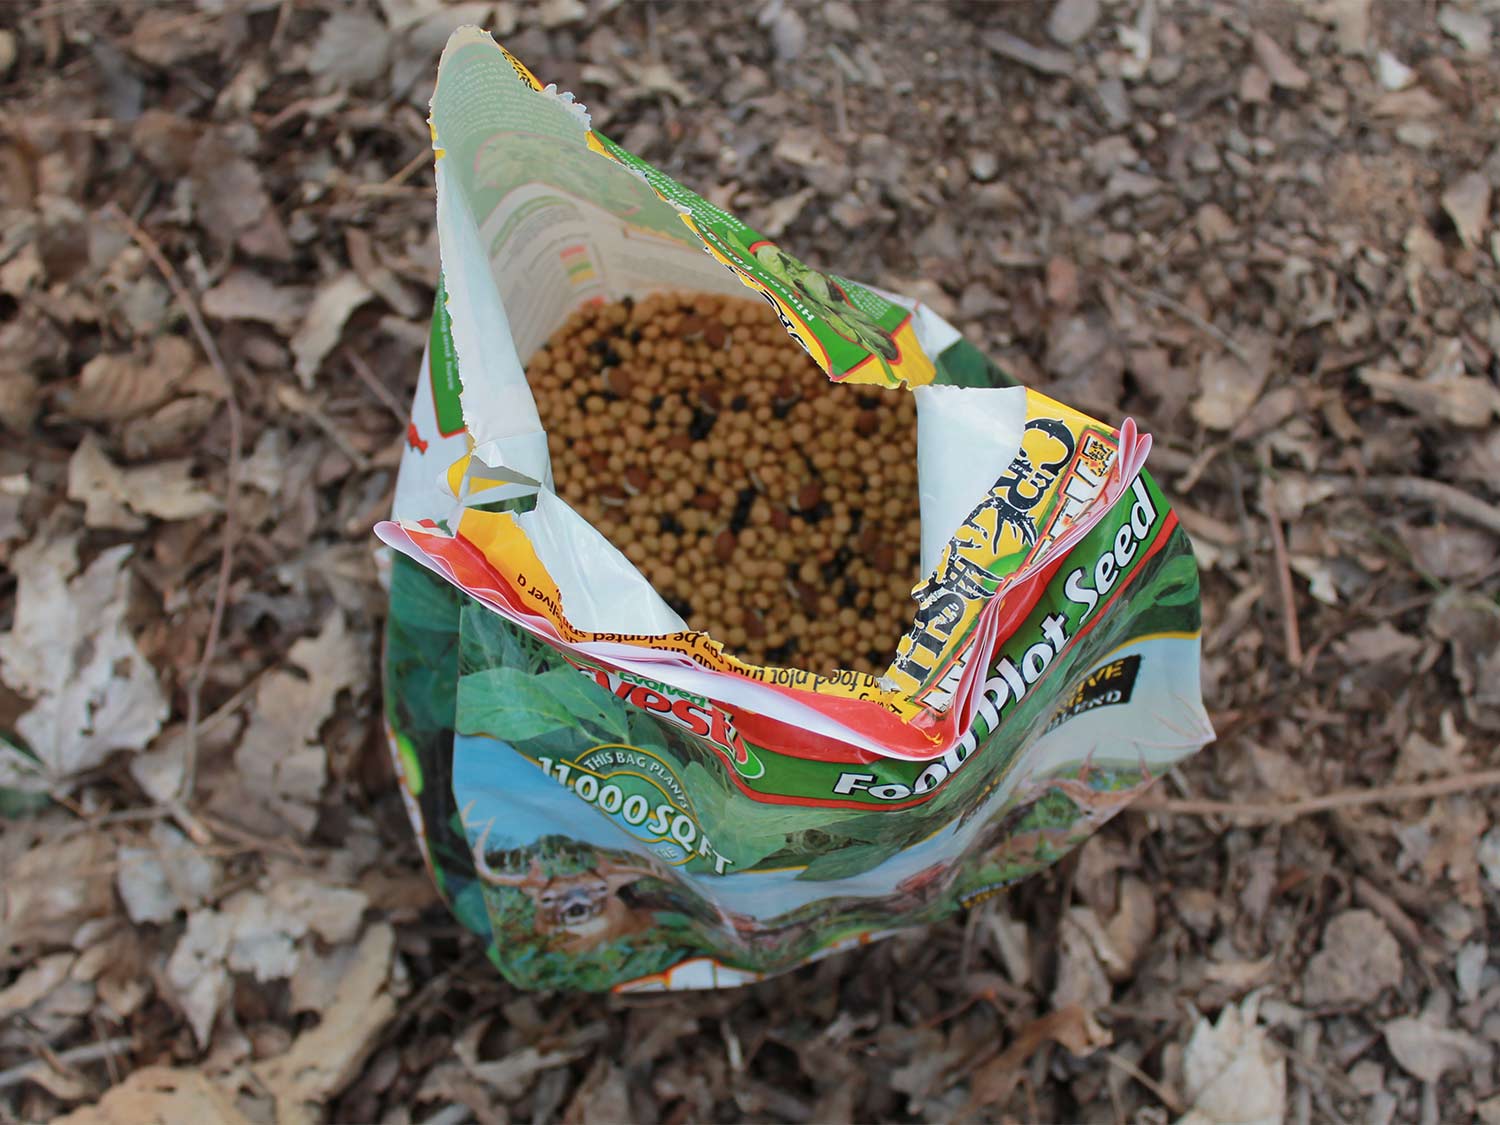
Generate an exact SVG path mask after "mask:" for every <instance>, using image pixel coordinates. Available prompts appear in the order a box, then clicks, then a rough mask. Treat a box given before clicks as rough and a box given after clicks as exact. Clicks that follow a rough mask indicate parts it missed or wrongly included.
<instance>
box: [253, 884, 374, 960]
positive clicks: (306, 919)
mask: <svg viewBox="0 0 1500 1125" xmlns="http://www.w3.org/2000/svg"><path fill="white" fill-rule="evenodd" d="M266 894H267V897H268V898H269V899H270V901H271V903H272V905H274V906H275V907H276V909H277V911H278V912H279V913H281V914H283V915H286V916H290V917H294V918H297V919H299V920H300V921H301V923H302V924H303V925H304V926H305V927H306V928H307V929H309V930H311V931H312V932H313V933H315V934H317V935H318V936H319V937H320V938H322V939H323V940H324V941H326V942H328V943H330V944H332V945H341V944H343V943H344V942H346V941H350V940H351V939H353V937H354V936H355V935H356V934H357V933H359V923H360V919H361V917H362V916H363V915H364V912H365V907H367V906H368V905H369V899H368V898H366V897H365V895H364V892H362V891H357V890H353V889H352V888H349V887H337V886H331V885H329V884H328V883H326V882H322V881H320V880H317V879H309V878H306V877H302V878H291V879H287V878H281V879H276V880H274V881H273V882H272V883H271V886H270V888H269V890H268V891H267V892H266Z"/></svg>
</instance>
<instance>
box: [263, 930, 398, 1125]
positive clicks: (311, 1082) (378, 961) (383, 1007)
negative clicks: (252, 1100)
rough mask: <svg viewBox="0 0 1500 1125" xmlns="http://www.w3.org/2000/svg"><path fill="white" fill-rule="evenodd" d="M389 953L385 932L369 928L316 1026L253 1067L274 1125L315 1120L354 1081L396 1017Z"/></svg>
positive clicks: (392, 937)
mask: <svg viewBox="0 0 1500 1125" xmlns="http://www.w3.org/2000/svg"><path fill="white" fill-rule="evenodd" d="M395 949H396V934H395V931H394V930H392V929H391V927H390V926H388V925H385V924H384V923H381V924H379V925H374V926H371V927H370V928H369V930H367V931H366V932H365V936H364V937H363V938H362V939H361V940H360V943H359V947H358V949H357V951H356V954H355V960H354V964H353V966H352V967H351V968H350V970H349V972H348V975H347V976H345V977H344V979H343V981H342V982H341V983H340V985H339V989H338V992H337V993H336V994H335V996H334V999H333V1003H332V1004H331V1005H330V1006H329V1007H328V1010H327V1011H325V1012H324V1013H323V1018H322V1020H321V1021H320V1022H319V1024H318V1026H317V1027H314V1028H312V1029H310V1030H308V1031H304V1032H303V1033H302V1034H301V1035H299V1036H298V1037H297V1041H296V1042H295V1043H293V1044H292V1047H291V1050H289V1051H287V1052H286V1054H284V1055H279V1056H277V1057H276V1058H272V1059H267V1060H266V1061H264V1062H260V1063H257V1064H255V1067H254V1070H255V1075H256V1077H257V1078H258V1079H259V1080H260V1081H261V1082H262V1083H264V1084H265V1086H266V1088H267V1089H268V1090H270V1091H271V1094H272V1096H273V1097H274V1098H275V1099H276V1120H277V1122H278V1123H280V1125H297V1123H300V1122H312V1121H316V1120H318V1118H319V1116H320V1115H319V1114H318V1113H316V1108H317V1107H321V1106H322V1105H323V1104H324V1103H325V1102H327V1101H328V1100H329V1099H330V1098H332V1097H333V1096H334V1095H335V1094H337V1093H339V1092H340V1091H341V1090H343V1089H344V1087H345V1086H347V1085H348V1084H349V1083H350V1082H352V1081H353V1080H354V1078H355V1076H356V1075H358V1073H359V1068H360V1067H361V1066H362V1065H364V1061H365V1059H366V1057H368V1055H369V1053H370V1051H371V1050H372V1049H374V1046H375V1041H376V1037H377V1036H378V1035H379V1034H380V1032H381V1030H382V1029H383V1028H384V1027H385V1025H386V1024H387V1023H389V1022H390V1020H391V1018H392V1017H393V1016H394V1015H395V1014H396V1000H395V998H394V997H393V996H392V995H391V990H390V976H391V968H392V965H393V962H394V957H395Z"/></svg>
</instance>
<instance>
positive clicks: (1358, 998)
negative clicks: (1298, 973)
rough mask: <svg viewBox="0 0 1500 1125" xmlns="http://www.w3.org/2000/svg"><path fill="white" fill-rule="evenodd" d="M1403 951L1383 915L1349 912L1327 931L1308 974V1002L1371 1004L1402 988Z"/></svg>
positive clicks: (1304, 996) (1336, 918)
mask: <svg viewBox="0 0 1500 1125" xmlns="http://www.w3.org/2000/svg"><path fill="white" fill-rule="evenodd" d="M1402 972H1403V969H1402V965H1401V947H1400V946H1398V945H1397V944H1396V939H1395V938H1394V937H1392V936H1391V931H1390V929H1389V928H1387V926H1386V924H1385V923H1384V922H1382V921H1381V920H1380V918H1379V916H1378V915H1376V914H1374V913H1372V912H1371V911H1368V910H1345V911H1344V912H1343V913H1341V914H1338V915H1335V916H1334V918H1333V919H1332V921H1330V922H1329V923H1328V925H1327V926H1326V927H1325V928H1324V930H1323V944H1322V946H1321V948H1319V950H1318V952H1317V953H1316V954H1315V955H1314V956H1313V958H1312V960H1311V961H1309V962H1308V963H1307V968H1306V970H1305V971H1304V972H1303V974H1302V1002H1303V1003H1304V1004H1311V1005H1315V1006H1322V1005H1325V1004H1366V1003H1369V1002H1370V1001H1372V1000H1374V998H1375V997H1376V996H1378V995H1379V994H1380V993H1381V992H1382V991H1383V990H1385V989H1387V988H1395V987H1396V986H1397V985H1399V984H1400V983H1401V976H1402Z"/></svg>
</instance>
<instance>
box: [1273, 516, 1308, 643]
mask: <svg viewBox="0 0 1500 1125" xmlns="http://www.w3.org/2000/svg"><path fill="white" fill-rule="evenodd" d="M1264 502H1265V505H1266V522H1267V523H1268V524H1270V526H1271V555H1272V557H1273V558H1274V559H1275V560H1276V585H1277V588H1278V589H1279V590H1280V591H1281V622H1282V625H1283V627H1284V631H1285V635H1286V659H1287V663H1289V664H1290V665H1291V666H1292V667H1293V668H1300V667H1302V634H1301V632H1300V631H1299V630H1298V628H1297V593H1296V591H1295V590H1294V589H1293V588H1292V568H1291V564H1290V563H1288V562H1287V557H1286V537H1285V536H1284V535H1283V534H1282V531H1281V513H1279V512H1278V511H1277V510H1276V505H1275V504H1274V503H1272V501H1271V498H1270V497H1269V496H1267V497H1265V500H1264Z"/></svg>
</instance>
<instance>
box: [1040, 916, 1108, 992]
mask: <svg viewBox="0 0 1500 1125" xmlns="http://www.w3.org/2000/svg"><path fill="white" fill-rule="evenodd" d="M1084 919H1086V920H1087V921H1086V922H1085V920H1084ZM1090 931H1093V933H1094V934H1097V935H1098V936H1099V937H1100V938H1101V939H1102V941H1101V944H1104V945H1108V939H1107V938H1103V933H1102V930H1101V929H1100V927H1099V923H1098V920H1097V919H1096V918H1094V912H1093V911H1092V910H1090V909H1089V908H1088V907H1086V906H1081V907H1078V906H1075V907H1073V908H1072V909H1071V910H1069V911H1068V913H1067V914H1065V915H1064V916H1063V920H1062V924H1061V925H1060V926H1059V927H1058V933H1057V939H1058V951H1057V956H1058V964H1057V983H1056V984H1055V985H1054V986H1053V988H1052V996H1051V1000H1052V1006H1053V1007H1054V1008H1057V1009H1059V1010H1061V1009H1063V1008H1068V1007H1081V1008H1082V1009H1083V1010H1084V1011H1086V1012H1097V1011H1098V1010H1099V1009H1100V1008H1103V1007H1104V1006H1105V1005H1107V1004H1108V1003H1109V1001H1110V998H1111V995H1112V990H1111V988H1110V984H1109V977H1108V976H1107V975H1106V974H1105V971H1104V965H1103V964H1101V961H1102V958H1101V956H1100V954H1099V952H1098V950H1096V948H1095V945H1094V942H1093V940H1091V935H1090ZM1108 955H1109V956H1111V957H1112V959H1115V960H1118V958H1117V957H1116V956H1115V955H1114V951H1113V949H1112V948H1110V949H1109V950H1108Z"/></svg>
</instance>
